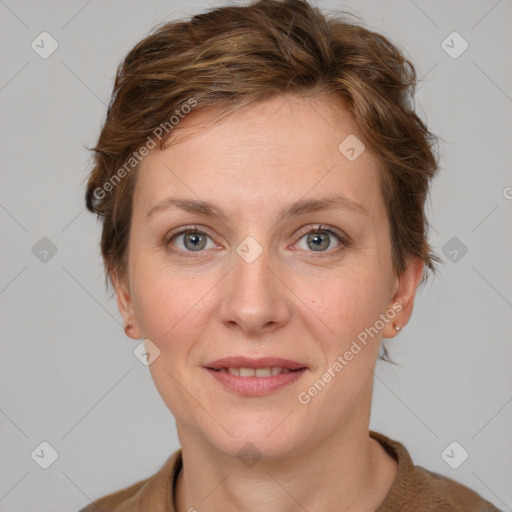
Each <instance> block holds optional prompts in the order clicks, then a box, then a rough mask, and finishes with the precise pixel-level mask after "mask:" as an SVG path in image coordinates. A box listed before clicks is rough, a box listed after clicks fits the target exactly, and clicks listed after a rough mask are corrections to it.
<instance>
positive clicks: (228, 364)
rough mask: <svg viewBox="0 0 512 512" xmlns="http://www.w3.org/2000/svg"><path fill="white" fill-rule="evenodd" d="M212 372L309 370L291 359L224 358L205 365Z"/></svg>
mask: <svg viewBox="0 0 512 512" xmlns="http://www.w3.org/2000/svg"><path fill="white" fill-rule="evenodd" d="M204 367H205V368H207V369H210V370H222V369H227V368H253V369H255V370H256V369H258V368H272V367H278V368H287V369H288V370H300V369H307V365H305V364H303V363H300V362H298V361H293V360H291V359H283V358H280V357H260V358H257V359H253V358H250V357H242V356H238V357H224V358H222V359H217V360H216V361H212V362H210V363H207V364H205V365H204Z"/></svg>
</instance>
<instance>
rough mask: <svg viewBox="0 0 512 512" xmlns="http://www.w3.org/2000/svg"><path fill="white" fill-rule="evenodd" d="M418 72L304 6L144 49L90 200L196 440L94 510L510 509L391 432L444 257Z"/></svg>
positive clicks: (124, 84)
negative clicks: (394, 373) (418, 295)
mask: <svg viewBox="0 0 512 512" xmlns="http://www.w3.org/2000/svg"><path fill="white" fill-rule="evenodd" d="M415 83H416V78H415V71H414V67H413V66H412V65H411V64H410V62H408V61H407V60H406V59H405V58H404V56H403V55H402V54H401V53H400V51H399V50H398V49H397V48H395V47H394V46H393V45H392V44H391V43H390V42H389V41H388V40H387V39H385V38H384V37H382V36H381V35H379V34H377V33H375V32H371V31H369V30H367V29H365V28H363V27H361V26H358V25H357V24H354V23H351V22H349V21H348V19H346V18H342V17H338V18H327V19H326V18H325V17H323V16H322V14H321V13H320V12H319V11H317V10H316V9H313V8H312V7H311V6H310V5H308V4H307V3H306V2H303V1H284V2H279V1H273V0H270V1H259V2H257V3H254V4H253V5H251V6H247V7H224V8H219V9H215V10H213V11H211V12H209V13H207V14H202V15H199V16H195V17H194V18H193V19H192V20H191V21H190V22H175V23H168V24H164V25H162V26H160V27H158V28H157V29H156V30H155V31H154V32H153V33H152V34H150V35H149V36H148V37H147V38H145V39H144V40H143V41H141V42H140V43H138V44H137V45H136V46H135V48H133V49H132V51H130V53H129V54H128V56H127V57H126V58H125V60H124V62H123V64H122V66H120V68H119V69H118V73H117V77H116V82H115V86H114V93H113V98H112V102H111V104H110V107H109V110H108V114H107V119H106V122H105V124H104V126H103V129H102V132H101V135H100V138H99V141H98V144H97V145H96V147H95V148H94V150H95V166H94V169H93V170H92V172H91V175H90V179H89V183H88V187H87V194H86V200H87V206H88V208H89V210H90V211H92V212H94V213H97V214H98V215H99V216H100V217H101V218H102V221H103V232H102V241H101V247H102V253H103V258H104V263H105V267H106V271H107V277H108V279H110V282H111V283H112V284H113V286H114V289H115V291H116V296H117V303H118V307H119V310H120V312H121V315H122V316H123V319H124V322H125V331H126V334H127V335H128V336H130V337H131V338H133V339H135V340H139V339H143V340H144V349H143V350H142V353H141V354H140V355H141V357H142V358H143V359H144V360H145V362H146V364H148V366H149V368H150V371H151V375H152V377H153V379H154V382H155V384H156V387H157V389H158V391H159V393H160V395H161V397H162V399H163V401H164V402H165V404H166V405H167V406H168V408H169V410H170V411H171V412H172V414H173V416H174V417H175V419H176V426H177V432H178V436H179V440H180V445H181V449H180V450H178V451H177V452H175V453H174V454H172V455H171V456H170V457H169V458H168V459H167V461H166V462H165V464H164V465H163V466H162V468H161V469H160V470H159V471H158V472H157V473H156V474H155V475H153V476H152V477H150V478H147V479H146V480H143V481H140V482H138V483H135V484H134V485H132V486H130V487H128V488H126V489H123V490H121V491H117V492H114V493H112V494H110V495H108V496H106V497H103V498H101V499H99V500H97V501H96V502H95V503H94V504H90V505H89V506H87V507H86V508H85V509H83V510H84V511H87V512H89V511H92V510H98V508H99V509H100V510H102V511H119V512H120V511H128V510H130V511H143V510H144V511H151V512H164V511H177V512H185V511H194V510H198V511H219V510H223V511H225V510H237V511H240V510H244V511H255V510H261V509H264V510H267V511H295V510H308V511H310V512H312V511H318V510H327V511H335V510H336V511H355V510H357V511H359V512H363V511H367V512H374V511H379V512H384V511H398V510H400V511H406V510H411V511H412V510H414V511H419V510H420V511H434V510H436V511H438V510H456V511H459V510H460V511H462V510H463V511H465V512H468V511H477V510H478V511H480V510H488V511H494V510H498V509H496V508H495V507H494V506H493V505H492V504H490V503H488V502H486V501H485V500H484V499H483V498H482V497H480V496H479V495H478V494H476V493H475V492H474V491H472V490H470V489H469V488H467V487H465V486H463V485H461V484H459V483H457V482H455V481H453V480H451V479H449V478H446V477H443V476H440V475H437V474H435V473H433V472H430V471H428V470H426V469H424V468H421V467H418V466H414V464H413V462H412V460H411V458H410V456H409V454H408V452H407V450H406V449H405V447H404V446H403V445H402V444H400V443H399V442H397V441H394V440H391V439H389V438H387V437H386V436H384V435H382V434H379V433H377V432H373V431H369V419H370V406H371V397H372V387H373V369H374V367H375V363H376V360H377V358H378V357H380V356H379V349H380V348H381V339H382V338H383V337H384V338H392V337H393V336H395V335H396V334H397V333H398V332H400V330H401V329H402V328H403V327H404V326H405V325H406V324H407V322H408V321H409V319H410V316H411V314H412V310H413V303H414V297H415V292H416V289H417V287H418V286H419V285H421V284H422V283H424V282H425V280H426V278H427V277H428V274H429V272H432V271H435V262H436V261H437V262H439V261H440V259H439V258H438V257H437V256H436V255H435V254H433V253H432V250H431V247H430V246H429V244H428V241H427V233H426V225H427V222H426V219H425V215H424V203H425V200H426V197H427V193H428V188H429V183H430V181H431V179H432V178H433V177H434V176H435V173H436V171H437V159H436V157H435V156H434V152H433V146H434V142H435V137H434V135H432V134H431V133H430V132H429V131H428V129H427V128H426V126H425V125H424V124H423V122H422V121H421V120H420V119H419V118H418V117H417V116H416V114H415V113H414V111H413V109H412V107H411V103H412V101H411V100H412V98H413V92H414V86H415ZM382 348H383V356H382V357H383V358H384V359H386V358H387V357H386V356H387V354H386V351H385V348H384V347H382ZM97 507H98V508H97Z"/></svg>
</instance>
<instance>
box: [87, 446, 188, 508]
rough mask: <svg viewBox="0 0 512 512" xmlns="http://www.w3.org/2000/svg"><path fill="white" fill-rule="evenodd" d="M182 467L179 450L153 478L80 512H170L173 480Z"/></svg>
mask: <svg viewBox="0 0 512 512" xmlns="http://www.w3.org/2000/svg"><path fill="white" fill-rule="evenodd" d="M180 467H181V449H179V450H177V451H175V452H174V453H173V454H172V455H170V456H169V458H168V459H167V460H166V461H165V463H164V464H163V466H161V468H160V469H159V470H158V471H157V472H156V473H155V474H154V475H152V476H150V477H148V478H145V479H143V480H140V481H138V482H136V483H134V484H132V485H130V486H129V487H125V488H124V489H120V490H118V491H115V492H113V493H111V494H107V495H105V496H103V497H101V498H98V499H96V500H94V501H93V502H92V503H90V504H89V505H87V506H86V507H84V508H82V509H81V510H79V512H98V510H101V512H147V511H148V510H152V511H155V512H156V511H159V512H160V511H162V512H164V511H167V510H172V500H173V486H174V479H175V477H176V475H177V474H178V472H179V470H180Z"/></svg>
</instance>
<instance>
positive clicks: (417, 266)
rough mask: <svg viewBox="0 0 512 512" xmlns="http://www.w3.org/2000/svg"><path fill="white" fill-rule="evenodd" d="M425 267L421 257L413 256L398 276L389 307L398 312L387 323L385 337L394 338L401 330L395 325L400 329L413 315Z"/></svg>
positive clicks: (384, 331) (383, 333)
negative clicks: (397, 328)
mask: <svg viewBox="0 0 512 512" xmlns="http://www.w3.org/2000/svg"><path fill="white" fill-rule="evenodd" d="M423 268H424V263H423V261H422V260H421V259H419V258H411V259H410V260H409V261H408V263H407V266H406V268H405V270H404V271H403V272H402V274H400V275H399V276H397V277H396V282H397V284H396V285H395V288H396V292H395V294H394V296H393V298H392V299H391V303H390V304H389V307H390V308H393V310H394V311H396V312H397V313H396V315H395V317H394V318H393V320H391V321H390V322H388V323H387V324H386V327H385V328H384V330H383V332H382V335H383V336H384V337H385V338H393V337H395V336H396V335H397V334H398V333H399V332H400V331H397V330H396V329H395V328H394V325H397V326H398V327H400V330H402V329H403V328H404V327H405V326H406V325H407V322H408V321H409V318H410V317H411V315H412V310H413V306H414V298H415V297H416V290H417V289H418V286H419V285H420V282H421V279H422V277H423ZM398 304H399V305H400V306H398Z"/></svg>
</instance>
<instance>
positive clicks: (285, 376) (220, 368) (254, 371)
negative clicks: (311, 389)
mask: <svg viewBox="0 0 512 512" xmlns="http://www.w3.org/2000/svg"><path fill="white" fill-rule="evenodd" d="M204 368H205V369H206V370H207V371H208V373H210V375H212V376H213V377H214V379H215V380H216V381H218V382H220V383H221V384H222V385H223V386H224V387H225V388H227V389H228V390H230V391H234V392H235V393H236V394H239V395H253V396H260V395H267V394H269V393H272V392H274V391H277V390H279V389H281V388H283V387H284V386H287V385H289V384H292V383H293V382H295V381H296V380H297V379H299V378H300V377H301V375H303V374H304V373H305V372H306V371H307V370H308V369H309V368H308V367H307V366H305V365H304V364H302V363H299V362H298V361H292V360H289V359H283V358H275V357H271V358H269V357H267V358H259V359H250V358H246V357H234V358H233V357H232V358H223V359H218V360H217V361H214V362H212V363H208V364H206V365H205V366H204Z"/></svg>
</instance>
